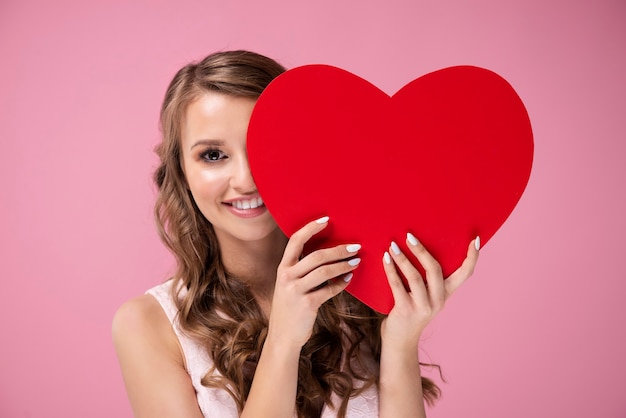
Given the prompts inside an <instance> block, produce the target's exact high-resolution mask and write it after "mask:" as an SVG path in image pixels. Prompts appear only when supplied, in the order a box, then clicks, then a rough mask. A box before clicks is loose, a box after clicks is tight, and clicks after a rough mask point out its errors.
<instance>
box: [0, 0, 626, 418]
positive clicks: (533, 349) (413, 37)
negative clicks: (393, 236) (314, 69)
mask: <svg viewBox="0 0 626 418" xmlns="http://www.w3.org/2000/svg"><path fill="white" fill-rule="evenodd" d="M86 3H88V2H84V1H79V0H59V1H56V2H46V1H39V2H37V1H33V0H26V1H24V0H3V1H2V2H1V3H0V57H1V58H0V59H1V61H2V65H1V66H0V72H1V77H0V92H1V93H0V138H1V141H2V149H1V150H0V182H1V183H0V190H2V193H3V197H2V200H1V203H0V210H1V214H2V216H1V217H0V257H1V260H2V261H1V266H2V274H3V277H4V278H3V281H2V287H1V289H2V291H1V293H0V294H1V296H0V298H1V300H0V318H1V319H0V320H1V321H2V324H1V329H2V337H1V340H2V344H1V348H0V350H1V354H2V355H1V356H0V416H1V417H3V418H4V417H10V418H13V417H20V418H21V417H129V416H131V412H130V408H129V405H128V402H127V400H126V395H125V392H124V388H123V384H122V381H121V377H120V373H119V370H118V366H117V362H116V359H115V355H114V352H113V347H112V344H111V339H110V321H111V317H112V315H113V313H114V311H115V310H116V308H117V307H118V306H119V305H120V303H122V301H124V300H126V299H128V298H130V297H132V296H134V295H138V294H140V293H142V292H143V291H144V290H145V289H147V288H148V287H150V286H152V285H154V284H156V283H159V282H160V281H162V280H163V279H165V278H166V277H167V275H168V274H169V273H170V272H171V271H172V267H171V258H170V257H169V255H168V254H167V252H166V251H165V250H164V249H163V248H162V246H161V244H160V242H159V240H158V238H157V235H156V232H155V228H154V226H153V221H152V213H151V210H152V202H153V199H154V192H153V188H152V183H151V173H152V170H153V169H154V166H155V157H154V156H153V153H152V148H153V147H154V145H155V144H156V142H157V140H158V129H157V117H158V109H159V104H160V101H161V98H162V95H163V92H164V90H165V87H166V85H167V83H168V81H169V80H170V78H171V77H172V75H173V73H174V72H175V71H176V70H177V69H178V68H179V67H180V66H181V65H183V64H185V63H187V62H188V61H190V60H193V59H198V58H201V57H203V56H204V55H206V54H207V53H209V52H212V51H215V50H218V49H232V48H247V49H251V50H255V51H258V52H261V53H265V54H267V55H270V56H272V57H275V58H277V59H278V60H280V61H281V62H282V63H284V64H285V65H286V66H288V67H293V66H296V65H301V64H306V63H316V62H318V63H327V64H333V65H336V66H340V67H343V68H345V69H347V70H349V71H352V72H354V73H356V74H359V75H361V76H363V77H364V78H366V79H368V80H370V81H371V82H373V83H375V84H377V85H378V86H379V87H381V88H382V89H383V90H385V91H386V92H388V93H390V94H391V93H393V92H395V91H396V90H397V89H399V88H400V87H401V86H402V85H403V84H405V83H406V82H408V81H409V80H412V79H413V78H415V77H417V76H419V75H421V74H423V73H426V72H429V71H432V70H435V69H438V68H441V67H445V66H450V65H456V64H472V65H478V66H482V67H486V68H489V69H492V70H494V71H496V72H498V73H499V74H501V75H502V76H504V77H505V78H506V79H508V80H509V81H510V82H511V84H512V85H513V86H514V87H515V88H516V89H517V91H518V93H519V94H520V96H521V97H522V99H523V100H524V102H525V103H526V106H527V108H528V111H529V114H530V117H531V121H532V123H533V128H534V133H535V147H536V148H535V151H536V155H535V166H534V171H533V173H532V176H531V180H530V183H529V185H528V188H527V191H526V194H525V195H524V196H523V198H522V200H521V202H520V204H519V206H518V207H517V209H516V210H515V212H514V213H513V215H512V216H511V218H510V219H509V220H508V221H507V223H506V224H505V225H504V226H503V228H502V229H501V230H500V231H499V232H498V233H497V234H496V236H495V237H494V238H493V240H492V241H491V242H490V243H489V245H488V246H487V247H485V249H484V251H483V252H482V256H481V260H480V262H479V267H478V269H477V271H476V274H475V276H474V277H473V278H472V279H471V281H470V282H469V283H467V285H466V286H465V287H464V288H463V289H461V290H460V291H459V294H458V295H455V297H454V298H453V299H452V301H451V302H450V303H449V305H448V306H447V308H446V310H445V311H444V312H443V313H442V314H441V315H440V317H438V318H437V320H436V321H435V323H434V324H433V326H432V327H430V328H429V331H428V332H427V335H426V338H425V342H424V346H423V347H424V351H425V352H426V353H427V355H428V357H429V358H430V360H432V361H433V362H436V363H439V364H441V365H442V366H443V368H444V372H445V375H446V377H447V381H448V383H447V384H444V385H443V391H444V397H443V399H442V401H441V402H439V404H438V405H437V407H436V408H434V409H433V410H431V412H430V415H429V416H430V417H432V418H438V417H439V418H442V417H461V416H463V417H512V418H517V417H520V418H521V417H524V418H525V417H529V416H532V417H590V416H597V417H624V416H626V400H625V398H624V395H623V391H624V380H623V379H624V376H626V361H624V359H623V356H624V353H626V327H625V326H624V324H623V321H624V319H625V317H626V308H625V306H626V304H625V303H624V301H623V299H624V294H625V291H626V275H625V274H624V268H623V266H622V265H621V263H622V262H623V260H624V254H625V252H626V251H625V250H626V245H624V238H623V235H624V232H626V221H625V219H626V216H625V213H626V199H625V196H624V190H625V189H626V187H625V183H626V181H625V180H626V164H624V162H625V156H626V128H625V127H626V125H625V122H624V120H625V117H626V113H625V110H626V101H625V99H624V98H625V97H626V81H625V74H626V52H625V51H626V3H624V1H623V0H613V1H609V0H598V1H549V0H525V1H517V2H509V1H501V0H480V1H472V2H470V1H463V0H457V1H417V0H403V1H399V0H397V1H385V2H374V1H369V2H363V1H356V0H352V1H337V0H318V1H316V2H299V1H284V2H280V1H277V0H274V1H262V2H255V1H249V2H243V1H219V2H218V1H192V0H185V1H177V2H173V1H172V2H166V1H160V2H159V1H147V0H144V1H135V2H132V3H131V2H127V1H121V0H109V1H106V2H104V1H103V2H91V3H92V4H86ZM459 210H462V208H460V209H459Z"/></svg>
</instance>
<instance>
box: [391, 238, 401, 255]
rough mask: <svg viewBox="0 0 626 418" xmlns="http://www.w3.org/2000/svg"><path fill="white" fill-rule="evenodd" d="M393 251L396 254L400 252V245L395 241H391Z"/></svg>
mask: <svg viewBox="0 0 626 418" xmlns="http://www.w3.org/2000/svg"><path fill="white" fill-rule="evenodd" d="M391 251H393V253H394V254H395V255H398V254H400V247H398V244H396V243H395V242H394V241H391Z"/></svg>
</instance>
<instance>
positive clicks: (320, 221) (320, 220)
mask: <svg viewBox="0 0 626 418" xmlns="http://www.w3.org/2000/svg"><path fill="white" fill-rule="evenodd" d="M328 219H329V218H328V216H323V217H321V218H319V219H318V220H317V221H315V223H318V224H325V223H326V222H328Z"/></svg>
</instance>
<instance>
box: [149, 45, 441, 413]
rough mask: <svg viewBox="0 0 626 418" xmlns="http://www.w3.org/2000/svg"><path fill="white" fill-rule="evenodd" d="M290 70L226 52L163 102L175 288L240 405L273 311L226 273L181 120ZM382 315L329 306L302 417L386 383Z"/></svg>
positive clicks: (323, 310)
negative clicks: (197, 107)
mask: <svg viewBox="0 0 626 418" xmlns="http://www.w3.org/2000/svg"><path fill="white" fill-rule="evenodd" d="M284 71H285V68H283V67H282V66H281V65H280V64H278V63H277V62H275V61H274V60H272V59H270V58H267V57H264V56H262V55H259V54H256V53H253V52H248V51H227V52H218V53H215V54H212V55H209V56H208V57H206V58H205V59H203V60H202V61H200V62H198V63H191V64H189V65H186V66H185V67H183V68H182V69H180V70H179V71H178V73H176V75H175V76H174V78H173V80H172V81H171V83H170V85H169V87H168V89H167V92H166V94H165V99H164V101H163V105H162V107H161V119H160V123H161V131H162V135H163V137H162V142H161V143H160V144H159V145H158V146H157V148H156V153H157V154H158V156H159V158H160V165H159V167H158V168H157V170H156V172H155V173H154V181H155V183H156V185H157V187H158V197H157V200H156V204H155V217H156V221H157V226H158V229H159V234H160V236H161V239H162V240H163V242H164V243H165V245H166V246H167V247H168V248H169V249H170V250H171V251H172V253H173V254H174V256H175V258H176V261H177V269H176V274H175V280H176V281H177V283H176V285H175V286H174V289H177V288H178V285H182V286H185V287H186V288H187V289H188V291H187V292H186V294H185V296H184V297H183V298H180V299H179V298H178V297H177V296H176V295H173V297H174V300H175V302H176V304H177V306H178V309H179V316H178V320H179V321H180V327H181V329H182V330H183V331H184V332H185V333H186V334H187V335H188V336H190V337H191V338H193V339H195V340H196V341H198V342H199V343H200V344H202V345H203V346H205V347H206V349H207V351H208V353H209V355H210V356H211V359H212V360H213V363H214V366H213V369H212V370H210V371H209V372H208V373H207V375H206V376H205V377H204V379H203V381H202V384H203V385H205V386H207V387H214V388H221V389H223V390H226V391H227V392H228V393H230V395H231V396H232V397H233V398H234V400H235V401H236V403H237V406H238V408H239V410H240V411H241V410H243V407H244V405H245V402H246V398H247V396H248V393H249V391H250V386H251V384H252V379H253V377H254V372H255V370H256V364H257V361H258V359H259V357H260V354H261V350H262V348H263V343H264V341H265V337H266V334H267V326H268V318H266V317H265V315H264V314H263V312H262V310H261V309H260V307H259V305H258V304H257V303H256V301H255V299H254V297H253V296H252V293H251V292H250V290H249V289H248V288H247V286H246V285H245V284H244V283H243V282H242V281H241V280H238V279H237V278H236V277H233V276H232V275H230V274H229V272H228V271H226V270H225V268H224V265H223V264H222V261H221V257H220V248H219V244H218V241H217V239H216V236H215V233H214V230H213V226H212V225H211V224H210V223H209V222H208V221H207V220H206V218H205V217H204V216H203V215H202V213H201V212H200V210H199V209H198V207H197V206H196V204H195V202H194V200H193V197H192V195H191V193H190V191H189V189H188V187H187V182H186V179H185V175H184V172H183V168H182V160H181V157H182V156H181V121H182V120H183V119H184V116H185V112H186V111H187V106H188V105H189V104H190V103H191V102H193V101H194V100H195V99H197V98H198V97H199V96H201V95H202V94H205V93H207V92H219V93H223V94H228V95H233V96H238V97H250V98H257V97H258V96H259V95H260V94H261V92H262V91H263V90H264V89H265V87H266V86H267V85H268V84H269V83H270V81H272V80H273V79H274V78H275V77H277V76H278V75H279V74H281V73H282V72H284ZM382 318H383V317H382V316H381V315H379V314H377V313H376V312H374V311H373V310H372V309H370V308H368V307H367V306H365V305H364V304H362V303H361V302H359V301H358V300H356V299H355V298H353V297H352V296H350V295H349V294H347V293H346V292H342V293H341V294H340V295H338V296H336V297H334V298H333V299H331V300H329V301H328V302H326V303H325V304H324V305H322V306H321V307H320V309H319V313H318V316H317V320H316V322H315V325H314V327H313V334H312V336H311V338H310V340H309V341H308V342H307V343H306V345H305V346H304V347H303V349H302V351H301V354H300V362H299V370H298V388H297V396H296V409H297V413H298V416H299V417H313V416H319V415H320V413H321V410H322V407H323V405H324V403H329V404H332V402H331V394H332V393H333V392H334V393H335V394H336V395H338V397H339V399H341V404H340V405H339V406H338V411H339V413H338V416H339V417H341V418H343V417H345V413H346V409H347V404H348V400H349V398H350V397H353V396H355V395H357V394H359V393H360V392H362V391H363V390H365V389H366V388H368V387H370V386H371V385H374V384H377V383H378V366H377V365H378V364H379V361H380V349H381V347H380V344H381V343H380V324H381V320H382ZM416 355H417V353H416ZM372 360H373V361H372ZM372 364H373V365H375V367H372ZM215 371H218V372H219V374H216V373H215ZM422 386H423V392H424V396H425V398H426V400H427V401H428V402H433V401H434V400H435V399H436V398H438V396H439V394H440V391H439V388H438V387H437V386H436V385H435V384H434V383H433V382H432V381H431V380H430V379H427V378H422Z"/></svg>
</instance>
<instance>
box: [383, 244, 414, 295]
mask: <svg viewBox="0 0 626 418" xmlns="http://www.w3.org/2000/svg"><path fill="white" fill-rule="evenodd" d="M383 269H384V270H385V274H386V275H387V281H388V282H389V287H390V288H391V294H392V295H393V300H394V302H395V304H396V305H397V306H401V305H403V304H407V303H410V302H411V297H410V296H409V294H408V292H407V291H406V289H405V287H404V283H403V282H402V279H401V278H400V275H399V274H398V270H396V267H395V265H394V264H393V263H392V260H391V256H390V255H389V253H388V252H386V251H385V254H384V255H383Z"/></svg>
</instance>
